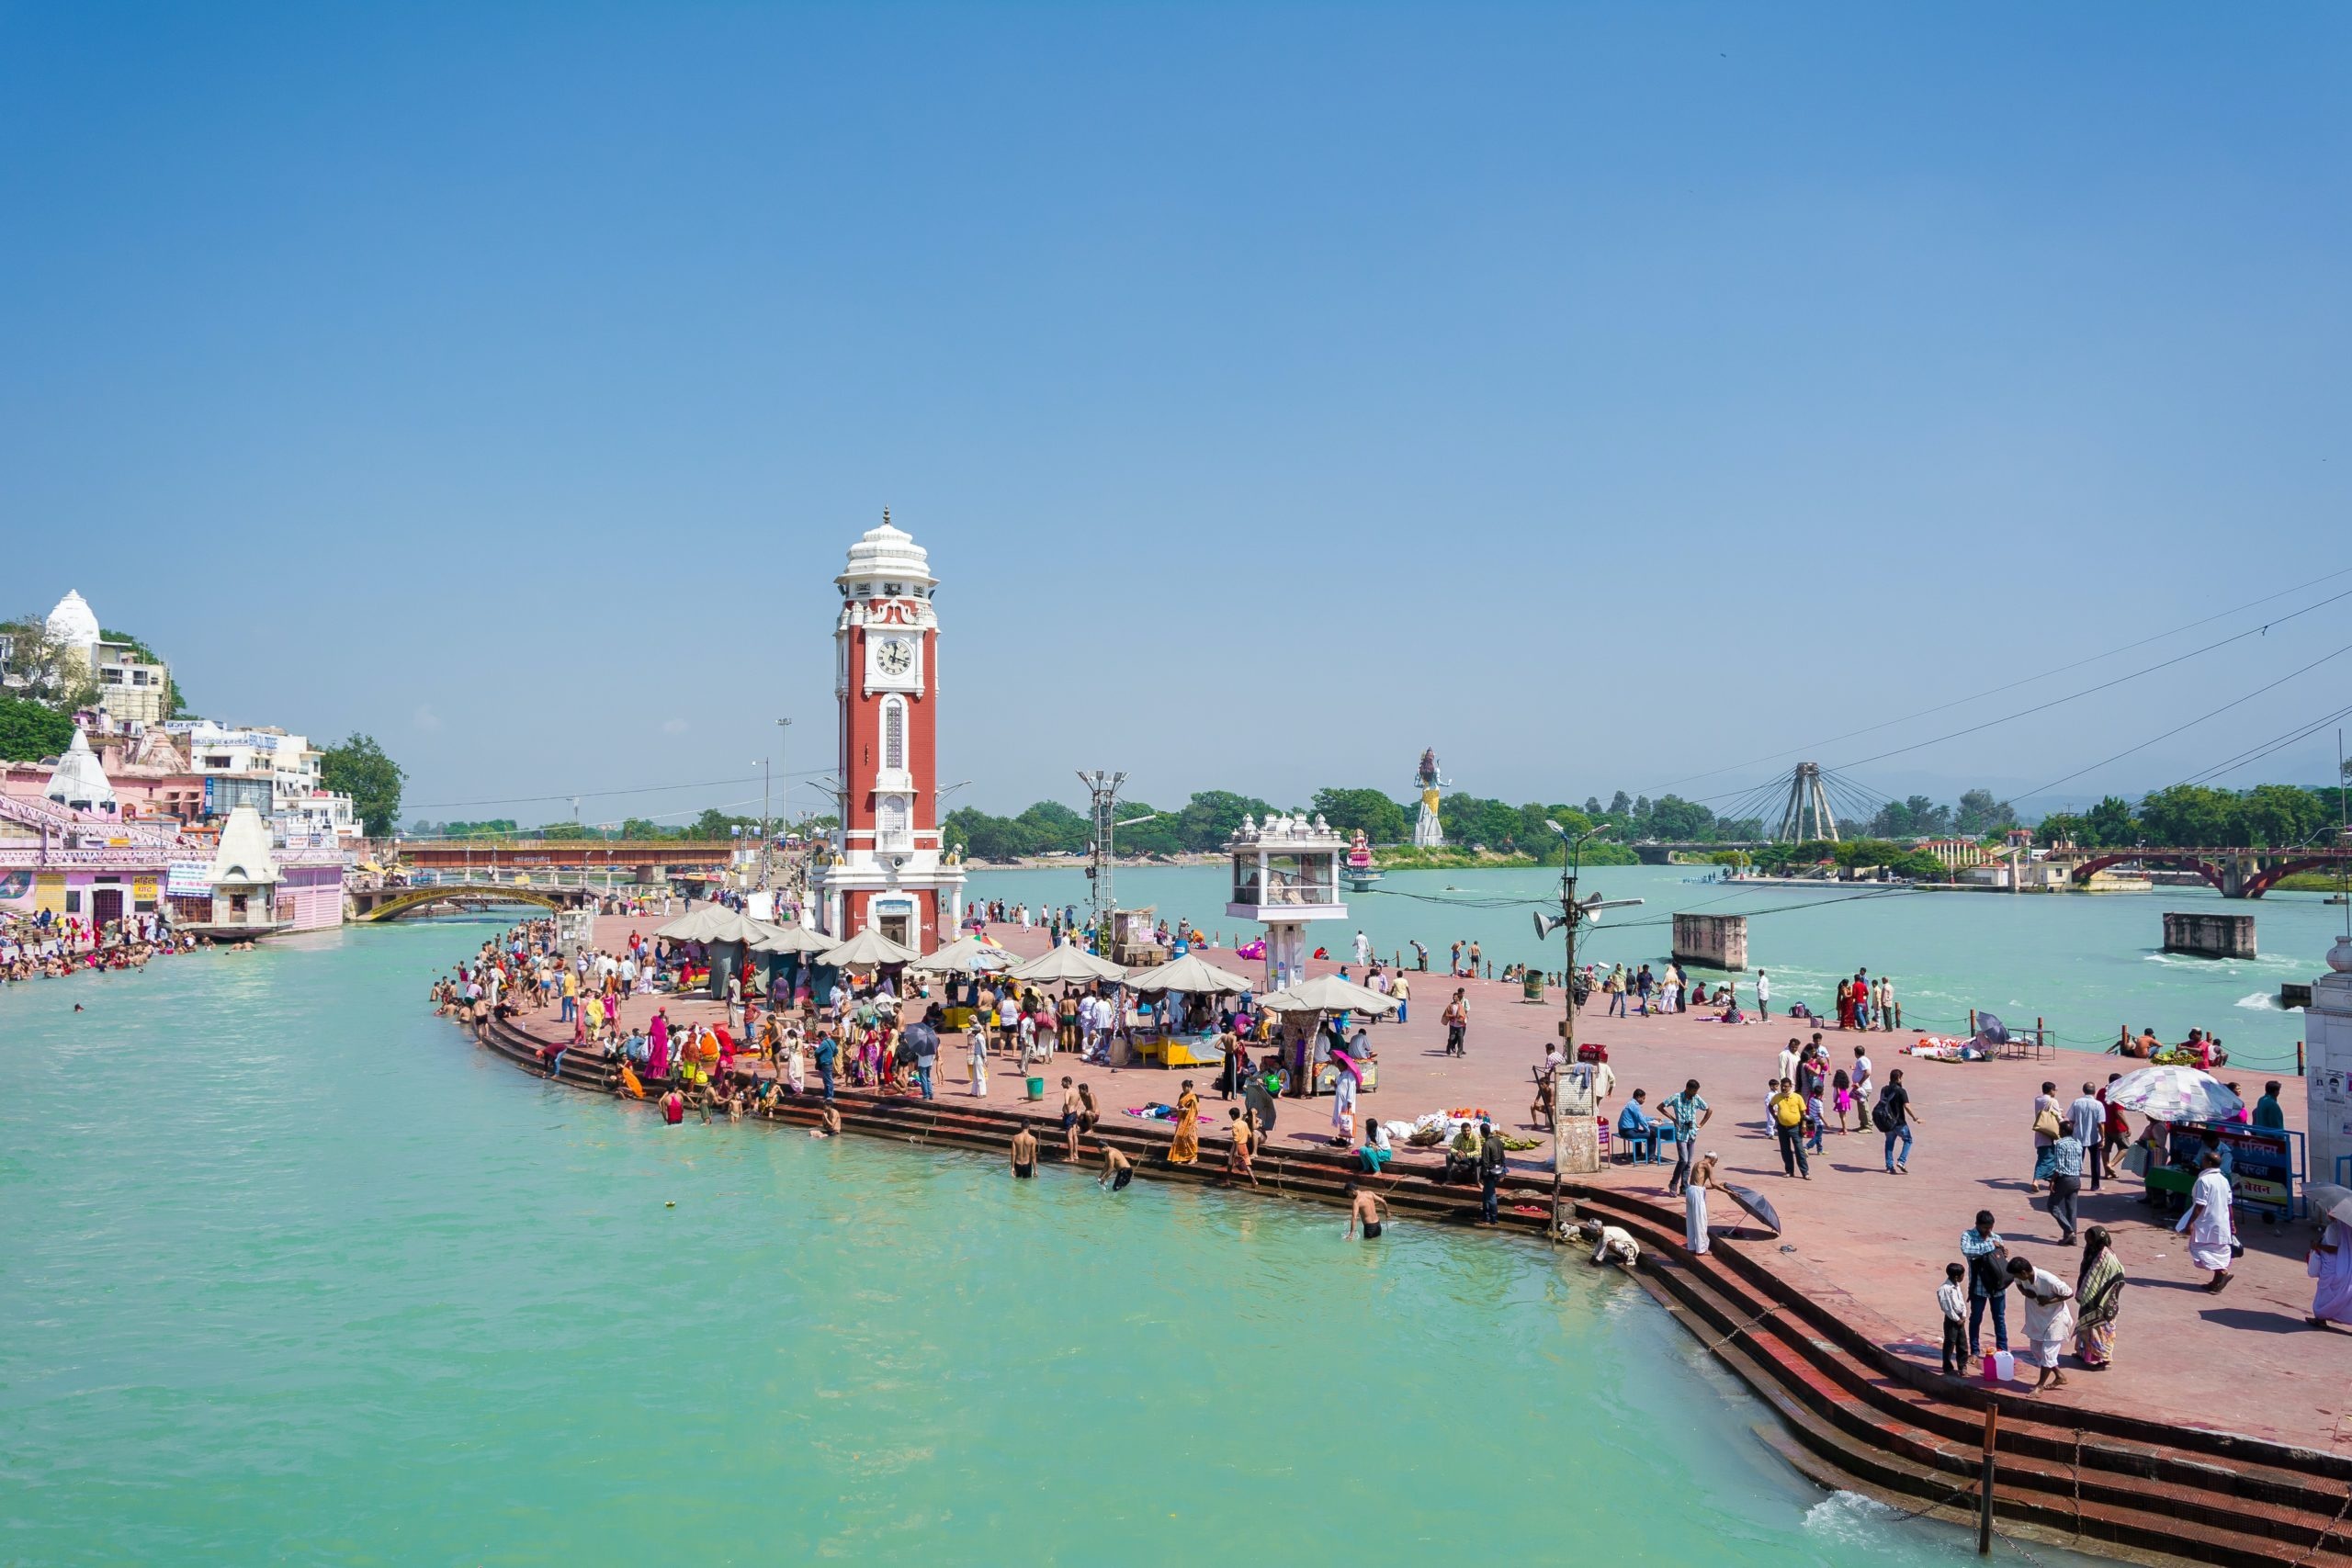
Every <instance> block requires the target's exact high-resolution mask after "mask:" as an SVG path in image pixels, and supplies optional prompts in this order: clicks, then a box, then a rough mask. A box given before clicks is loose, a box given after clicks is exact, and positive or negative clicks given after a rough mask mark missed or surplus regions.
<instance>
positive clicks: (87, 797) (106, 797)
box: [41, 600, 115, 811]
mask: <svg viewBox="0 0 2352 1568" xmlns="http://www.w3.org/2000/svg"><path fill="white" fill-rule="evenodd" d="M75 602H76V603H77V604H78V603H79V601H78V600H77V601H75ZM41 795H42V796H43V797H44V798H46V799H48V800H51V801H54V802H55V803H56V804H58V805H60V806H62V807H65V808H66V809H67V810H69V811H112V810H114V809H115V798H114V785H112V784H108V783H107V771H106V770H105V769H104V768H102V767H100V766H99V765H98V758H97V753H96V752H94V751H92V750H90V738H89V737H88V736H86V735H85V734H83V733H82V732H81V730H79V729H76V730H74V743H73V744H72V745H71V746H68V747H67V748H66V749H65V755H63V756H62V757H60V758H59V759H58V760H57V771H56V772H55V773H51V774H50V775H49V787H48V788H46V789H44V790H42V791H41Z"/></svg>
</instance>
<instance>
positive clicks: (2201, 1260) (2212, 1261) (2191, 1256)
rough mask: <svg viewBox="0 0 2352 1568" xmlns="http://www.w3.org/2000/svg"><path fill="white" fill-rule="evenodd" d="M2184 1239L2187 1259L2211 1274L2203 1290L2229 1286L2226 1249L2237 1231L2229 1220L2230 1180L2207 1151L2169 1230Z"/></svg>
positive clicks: (2217, 1291) (2218, 1291)
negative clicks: (2182, 1234) (2183, 1209)
mask: <svg viewBox="0 0 2352 1568" xmlns="http://www.w3.org/2000/svg"><path fill="white" fill-rule="evenodd" d="M2173 1228H2174V1229H2175V1230H2176V1231H2181V1232H2185V1233H2186V1234H2187V1235H2188V1260H2189V1261H2190V1262H2191V1263H2194V1264H2195V1265H2197V1267H2198V1268H2199V1269H2211V1270H2212V1271H2213V1277H2212V1279H2211V1280H2207V1281H2206V1283H2205V1289H2206V1290H2207V1291H2208V1292H2211V1293H2212V1294H2214V1295H2219V1294H2221V1293H2222V1292H2223V1291H2225V1290H2227V1289H2229V1285H2230V1247H2231V1244H2232V1243H2233V1242H2234V1241H2236V1240H2237V1229H2236V1226H2235V1224H2234V1223H2233V1221H2232V1219H2231V1217H2230V1179H2229V1178H2228V1177H2226V1176H2223V1175H2222V1156H2220V1155H2219V1154H2216V1153H2213V1152H2211V1151H2210V1150H2209V1151H2207V1153H2206V1156H2205V1158H2204V1161H2203V1164H2202V1166H2201V1167H2200V1168H2199V1171H2198V1174H2197V1184H2196V1185H2195V1186H2194V1187H2191V1188H2190V1189H2189V1190H2188V1213H2186V1214H2183V1215H2182V1216H2181V1217H2180V1224H2177V1225H2175V1226H2174V1227H2173Z"/></svg>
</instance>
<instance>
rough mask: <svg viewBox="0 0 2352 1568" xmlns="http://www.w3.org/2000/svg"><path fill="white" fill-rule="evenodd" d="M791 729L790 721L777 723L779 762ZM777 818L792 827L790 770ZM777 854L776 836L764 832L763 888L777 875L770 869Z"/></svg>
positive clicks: (776, 751)
mask: <svg viewBox="0 0 2352 1568" xmlns="http://www.w3.org/2000/svg"><path fill="white" fill-rule="evenodd" d="M791 729H792V721H791V720H790V719H788V718H780V719H777V720H776V721H775V754H776V760H777V761H783V760H784V743H785V742H786V740H787V739H790V738H791V735H790V731H791ZM776 816H777V817H778V818H780V819H781V820H782V823H783V825H784V827H785V828H786V829H787V830H788V829H790V828H791V827H792V770H791V769H789V768H786V770H785V773H784V786H783V789H782V791H781V792H780V794H779V795H778V797H777V799H776ZM774 855H775V842H774V835H772V834H769V833H766V832H763V833H762V834H761V836H760V886H763V887H764V886H767V885H768V883H769V882H771V881H772V880H774V873H773V872H772V871H771V870H770V869H769V868H770V866H771V864H772V863H773V857H774Z"/></svg>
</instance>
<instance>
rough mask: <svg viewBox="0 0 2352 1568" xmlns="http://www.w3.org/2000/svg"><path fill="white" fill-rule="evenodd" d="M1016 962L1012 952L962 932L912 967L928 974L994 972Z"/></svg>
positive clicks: (1009, 966) (925, 955)
mask: <svg viewBox="0 0 2352 1568" xmlns="http://www.w3.org/2000/svg"><path fill="white" fill-rule="evenodd" d="M912 967H913V968H914V969H916V970H917V971H919V972H920V973H922V974H925V975H993V974H995V973H997V972H998V971H999V970H1001V969H1009V968H1011V967H1012V954H1011V953H1007V952H1005V951H1004V949H1003V948H1001V947H999V946H997V945H996V944H995V943H993V942H989V941H987V940H985V939H984V938H981V937H977V936H960V937H957V938H956V940H955V941H954V942H949V943H948V944H947V945H946V946H945V947H943V948H941V949H940V950H939V951H938V952H937V953H924V954H923V955H922V957H921V958H918V959H916V960H915V961H914V964H913V965H912Z"/></svg>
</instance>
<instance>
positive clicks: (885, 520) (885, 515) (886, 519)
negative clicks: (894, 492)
mask: <svg viewBox="0 0 2352 1568" xmlns="http://www.w3.org/2000/svg"><path fill="white" fill-rule="evenodd" d="M889 525H890V509H889V508H888V507H887V506H886V507H884V508H883V509H882V526H884V527H885V528H888V526H889Z"/></svg>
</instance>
